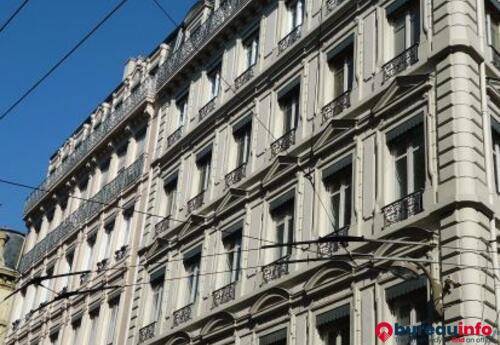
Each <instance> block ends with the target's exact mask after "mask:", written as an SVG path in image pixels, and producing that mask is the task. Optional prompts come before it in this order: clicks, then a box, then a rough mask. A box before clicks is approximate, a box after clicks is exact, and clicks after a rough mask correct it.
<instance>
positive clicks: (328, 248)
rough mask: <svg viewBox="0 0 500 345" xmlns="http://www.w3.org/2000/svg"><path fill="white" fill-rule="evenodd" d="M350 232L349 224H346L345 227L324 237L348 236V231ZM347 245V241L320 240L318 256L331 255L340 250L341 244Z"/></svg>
mask: <svg viewBox="0 0 500 345" xmlns="http://www.w3.org/2000/svg"><path fill="white" fill-rule="evenodd" d="M348 232H349V226H348V225H347V226H344V227H343V228H340V229H339V230H337V231H334V232H333V233H331V234H329V235H327V236H325V237H322V238H329V237H336V236H347V233H348ZM341 245H342V246H347V245H348V243H347V242H340V243H339V242H319V243H318V256H319V257H329V256H332V255H334V254H335V253H336V252H338V250H339V248H340V246H341Z"/></svg>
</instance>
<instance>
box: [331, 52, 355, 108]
mask: <svg viewBox="0 0 500 345" xmlns="http://www.w3.org/2000/svg"><path fill="white" fill-rule="evenodd" d="M329 65H330V71H331V73H332V76H333V85H332V86H333V99H335V98H337V97H339V96H340V95H342V94H343V93H344V92H346V91H349V90H351V89H352V81H353V46H352V44H351V45H349V46H348V47H347V48H345V49H343V50H342V51H340V52H339V53H338V54H336V55H334V56H333V57H332V58H331V59H330V61H329Z"/></svg>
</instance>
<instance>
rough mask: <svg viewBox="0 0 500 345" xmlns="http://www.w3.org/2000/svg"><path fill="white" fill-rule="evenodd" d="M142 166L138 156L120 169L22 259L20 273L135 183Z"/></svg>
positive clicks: (142, 161) (141, 160)
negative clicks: (114, 176)
mask: <svg viewBox="0 0 500 345" xmlns="http://www.w3.org/2000/svg"><path fill="white" fill-rule="evenodd" d="M143 166H144V156H140V157H139V158H138V159H137V160H136V161H135V162H134V163H132V164H131V165H130V166H129V167H127V168H125V169H122V170H121V171H120V172H119V173H118V176H116V178H115V179H114V180H113V181H111V182H110V183H108V184H107V185H105V186H104V187H103V188H102V189H101V190H100V191H99V192H98V193H97V194H96V195H94V196H93V197H92V198H91V199H90V200H86V201H83V203H82V205H80V207H78V209H76V210H75V211H74V212H73V213H72V214H71V215H70V216H69V217H68V218H66V219H65V220H64V221H63V222H62V223H61V224H60V225H59V226H58V227H57V228H55V229H54V230H52V231H51V232H49V233H48V234H47V236H46V237H45V238H44V239H42V240H41V241H40V242H38V243H37V244H36V245H35V246H34V247H33V249H31V250H30V251H29V252H27V253H26V254H25V255H24V256H23V257H22V259H21V263H20V265H19V270H20V272H25V271H26V270H28V269H29V268H30V267H31V266H32V265H33V264H34V263H35V262H37V261H38V260H40V259H41V258H43V257H44V256H45V255H46V254H48V253H49V252H50V251H52V250H53V249H55V248H56V247H57V246H58V244H59V243H60V241H61V240H63V239H65V238H67V237H68V236H70V235H72V234H74V233H75V232H77V231H78V230H79V228H80V227H81V226H82V225H83V224H85V223H86V222H87V221H89V220H90V219H91V218H93V217H94V216H95V215H96V214H97V213H99V212H100V211H101V210H102V209H103V208H104V207H105V206H106V205H108V204H109V203H110V202H111V201H112V200H113V199H115V198H116V197H117V196H118V195H119V194H120V193H121V192H122V191H124V190H125V189H126V188H127V187H129V186H131V185H132V184H133V183H134V182H136V181H137V180H138V179H139V177H140V176H141V174H142V170H143Z"/></svg>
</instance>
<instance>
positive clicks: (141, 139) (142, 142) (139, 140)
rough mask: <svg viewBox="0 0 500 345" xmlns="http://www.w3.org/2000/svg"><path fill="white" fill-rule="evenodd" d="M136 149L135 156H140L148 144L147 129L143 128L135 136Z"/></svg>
mask: <svg viewBox="0 0 500 345" xmlns="http://www.w3.org/2000/svg"><path fill="white" fill-rule="evenodd" d="M135 143H136V150H135V157H136V159H137V158H139V157H140V156H141V155H142V154H143V153H144V149H145V146H146V129H143V130H141V131H140V132H139V134H138V135H137V136H136V138H135Z"/></svg>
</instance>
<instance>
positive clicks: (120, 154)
mask: <svg viewBox="0 0 500 345" xmlns="http://www.w3.org/2000/svg"><path fill="white" fill-rule="evenodd" d="M116 157H117V159H118V163H117V167H116V171H117V172H120V171H121V170H122V169H124V168H125V166H126V164H127V144H124V145H122V146H120V147H119V148H118V150H117V151H116Z"/></svg>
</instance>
